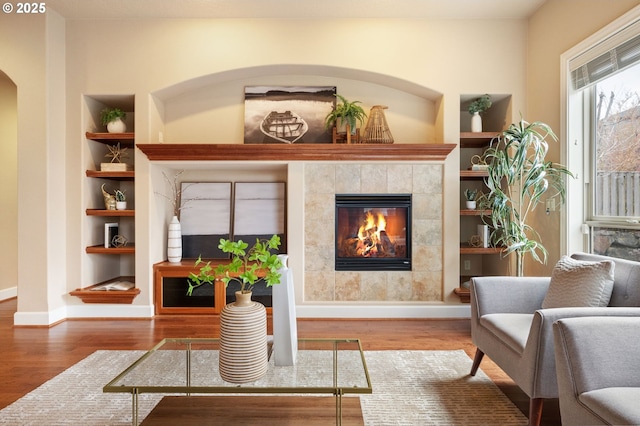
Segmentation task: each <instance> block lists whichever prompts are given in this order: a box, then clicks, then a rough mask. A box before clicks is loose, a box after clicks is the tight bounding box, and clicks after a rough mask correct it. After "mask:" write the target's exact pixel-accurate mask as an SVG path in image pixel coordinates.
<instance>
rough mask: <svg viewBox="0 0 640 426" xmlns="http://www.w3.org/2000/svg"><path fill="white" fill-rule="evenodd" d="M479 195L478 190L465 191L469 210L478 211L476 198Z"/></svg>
mask: <svg viewBox="0 0 640 426" xmlns="http://www.w3.org/2000/svg"><path fill="white" fill-rule="evenodd" d="M477 195H478V190H477V189H471V188H467V189H465V190H464V198H465V199H466V207H467V208H468V209H469V210H475V209H476V197H477Z"/></svg>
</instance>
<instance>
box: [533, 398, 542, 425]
mask: <svg viewBox="0 0 640 426" xmlns="http://www.w3.org/2000/svg"><path fill="white" fill-rule="evenodd" d="M543 402H544V399H542V398H531V399H530V400H529V426H540V420H541V419H542V403H543Z"/></svg>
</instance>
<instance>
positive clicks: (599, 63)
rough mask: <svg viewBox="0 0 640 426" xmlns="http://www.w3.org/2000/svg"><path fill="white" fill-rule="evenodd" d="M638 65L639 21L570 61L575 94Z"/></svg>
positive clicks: (639, 52)
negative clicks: (576, 91)
mask: <svg viewBox="0 0 640 426" xmlns="http://www.w3.org/2000/svg"><path fill="white" fill-rule="evenodd" d="M638 62H640V20H638V21H635V22H633V23H632V24H630V25H628V26H627V27H625V28H623V29H622V30H620V31H618V32H617V33H615V34H613V35H612V36H610V37H608V38H606V39H605V40H603V41H602V42H600V43H598V44H596V45H595V46H593V47H592V48H590V49H589V50H587V51H585V52H583V53H581V54H580V55H578V56H576V57H575V58H573V59H571V60H570V61H569V70H570V72H571V81H572V83H573V88H574V89H575V90H579V89H584V88H586V87H588V86H590V85H592V84H594V83H596V82H598V81H599V80H602V79H603V78H606V77H609V76H611V75H613V74H615V73H617V72H618V71H621V70H623V69H625V68H628V67H629V66H631V65H634V64H636V63H638Z"/></svg>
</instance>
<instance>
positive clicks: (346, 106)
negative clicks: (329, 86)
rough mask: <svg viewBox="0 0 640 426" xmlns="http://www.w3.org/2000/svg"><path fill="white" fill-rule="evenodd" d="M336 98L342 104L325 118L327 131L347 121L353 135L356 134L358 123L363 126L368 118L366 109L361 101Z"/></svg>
mask: <svg viewBox="0 0 640 426" xmlns="http://www.w3.org/2000/svg"><path fill="white" fill-rule="evenodd" d="M336 96H337V97H338V98H340V101H341V102H342V103H340V104H338V105H336V107H335V108H334V109H333V110H332V111H331V112H330V113H329V114H327V116H326V117H325V120H324V125H325V127H326V128H327V129H330V128H332V127H333V126H334V125H337V124H341V123H342V122H343V121H346V122H347V124H348V125H349V129H350V130H351V133H355V131H356V127H357V122H360V124H362V123H363V122H364V119H365V118H367V114H366V113H365V112H364V109H362V107H361V106H360V105H358V104H359V103H361V102H360V101H353V102H349V101H347V100H346V99H345V98H344V97H342V96H340V95H338V94H337V93H336Z"/></svg>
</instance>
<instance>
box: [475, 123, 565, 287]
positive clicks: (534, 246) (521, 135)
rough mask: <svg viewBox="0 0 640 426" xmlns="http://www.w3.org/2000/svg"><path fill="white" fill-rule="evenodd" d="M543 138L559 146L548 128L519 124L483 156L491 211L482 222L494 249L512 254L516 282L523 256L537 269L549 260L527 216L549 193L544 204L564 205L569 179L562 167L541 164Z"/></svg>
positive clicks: (535, 124) (487, 201)
mask: <svg viewBox="0 0 640 426" xmlns="http://www.w3.org/2000/svg"><path fill="white" fill-rule="evenodd" d="M547 138H551V139H552V140H553V141H556V142H557V140H558V138H557V137H556V135H555V134H554V133H553V131H552V130H551V128H550V127H549V126H548V125H547V124H544V123H541V122H534V123H528V122H526V121H524V120H520V122H519V123H514V124H512V125H511V126H509V128H508V129H507V130H505V131H504V132H502V133H501V134H500V135H498V136H497V137H496V138H495V139H494V140H493V141H491V146H490V147H489V148H488V149H487V150H486V151H485V154H484V161H485V162H486V164H488V165H489V168H488V173H489V177H487V178H486V179H485V183H486V185H487V188H488V190H489V193H488V194H486V204H487V206H488V208H489V209H491V216H489V217H488V218H485V219H484V220H485V221H486V222H487V223H488V224H489V225H490V226H491V228H492V232H491V241H492V243H493V244H494V245H495V246H503V247H505V248H506V253H505V254H509V253H514V252H515V253H516V259H517V275H518V276H522V274H523V255H524V254H525V253H531V256H532V257H533V258H534V259H535V260H536V261H538V262H540V263H546V260H547V250H546V249H545V248H544V246H543V245H542V244H541V243H540V241H539V240H540V235H539V234H538V233H537V232H536V230H535V229H533V228H532V227H531V226H530V225H529V224H528V223H527V219H528V216H529V213H531V211H532V210H533V209H535V207H536V206H537V205H538V204H540V203H541V202H542V201H543V199H542V196H543V194H545V193H546V192H547V190H552V191H553V192H552V193H551V195H548V196H547V198H553V197H558V198H559V199H560V203H561V204H564V202H565V194H566V188H565V185H566V183H565V177H566V176H571V177H573V174H572V173H571V172H570V171H569V170H567V168H566V167H565V166H562V165H560V164H556V163H553V162H551V161H546V160H545V157H546V155H547V152H548V150H549V144H548V142H547Z"/></svg>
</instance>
